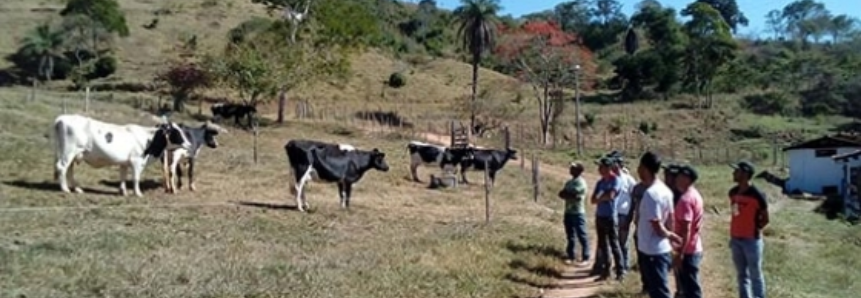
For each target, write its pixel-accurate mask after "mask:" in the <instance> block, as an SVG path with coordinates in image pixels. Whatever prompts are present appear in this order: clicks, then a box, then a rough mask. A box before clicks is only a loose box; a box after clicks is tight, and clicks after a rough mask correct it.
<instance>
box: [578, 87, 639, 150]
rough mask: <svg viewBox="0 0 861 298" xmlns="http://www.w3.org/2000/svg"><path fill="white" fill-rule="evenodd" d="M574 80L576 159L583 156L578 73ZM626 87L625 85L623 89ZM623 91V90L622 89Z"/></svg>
mask: <svg viewBox="0 0 861 298" xmlns="http://www.w3.org/2000/svg"><path fill="white" fill-rule="evenodd" d="M574 75H575V78H574V92H575V94H574V113H575V114H576V116H575V117H576V118H575V121H576V124H575V125H576V126H577V157H582V156H583V141H582V140H583V139H582V137H583V132H582V130H581V128H582V127H581V125H580V73H579V72H577V73H576V74H574ZM627 87H628V86H627V85H626V86H625V88H627ZM622 90H624V89H622Z"/></svg>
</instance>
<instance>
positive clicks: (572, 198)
mask: <svg viewBox="0 0 861 298" xmlns="http://www.w3.org/2000/svg"><path fill="white" fill-rule="evenodd" d="M583 170H584V169H583V165H582V164H580V163H576V162H572V163H571V165H570V166H569V167H568V173H569V174H571V179H570V180H568V181H567V182H565V185H564V186H563V187H562V190H560V191H559V198H560V199H562V200H564V201H565V211H564V212H563V220H562V222H563V224H564V225H565V238H566V239H567V245H566V247H565V255H566V259H565V263H566V264H572V263H574V262H575V260H576V259H577V258H576V256H575V255H576V254H575V251H576V243H577V241H579V242H580V250H581V257H582V259H580V260H581V262H588V261H589V235H588V234H586V207H585V206H584V201H586V179H583V177H582V174H583Z"/></svg>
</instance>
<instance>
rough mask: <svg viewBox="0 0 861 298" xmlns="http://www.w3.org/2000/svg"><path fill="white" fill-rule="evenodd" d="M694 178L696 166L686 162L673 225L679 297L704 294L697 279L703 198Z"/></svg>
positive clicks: (681, 169)
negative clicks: (676, 244) (679, 238)
mask: <svg viewBox="0 0 861 298" xmlns="http://www.w3.org/2000/svg"><path fill="white" fill-rule="evenodd" d="M697 179H699V174H698V173H697V170H696V169H695V168H693V167H691V166H689V165H685V166H681V167H679V174H678V175H677V176H676V189H678V190H679V192H681V194H682V195H681V198H680V199H679V202H678V203H677V204H676V207H675V217H674V218H675V222H674V224H673V226H674V227H675V232H676V234H677V235H679V237H681V238H682V241H681V243H679V245H678V247H677V249H676V254H675V255H674V258H673V268H674V269H675V271H676V285H677V287H678V288H680V289H682V290H683V291H684V294H681V297H685V298H702V297H703V292H702V288H701V287H700V280H699V272H700V262H701V261H702V259H703V243H702V237H701V236H700V231H702V227H703V197H702V196H701V195H700V192H699V190H697V189H696V187H694V183H695V182H696V181H697ZM677 293H678V292H677ZM677 296H679V295H677Z"/></svg>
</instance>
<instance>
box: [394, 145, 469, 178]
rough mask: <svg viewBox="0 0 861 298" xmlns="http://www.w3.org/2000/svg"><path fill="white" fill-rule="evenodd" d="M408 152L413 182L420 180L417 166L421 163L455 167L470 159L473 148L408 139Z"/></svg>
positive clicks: (441, 167) (442, 167)
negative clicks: (451, 146) (452, 146)
mask: <svg viewBox="0 0 861 298" xmlns="http://www.w3.org/2000/svg"><path fill="white" fill-rule="evenodd" d="M407 150H409V152H410V175H411V176H412V178H413V181H415V182H421V181H420V180H419V178H418V167H419V166H421V165H425V166H432V165H439V167H440V169H444V168H445V166H447V165H452V166H455V167H457V165H458V164H460V163H461V162H463V161H464V160H469V159H472V155H473V148H471V147H466V148H449V147H445V146H440V145H433V144H428V143H423V142H419V141H410V143H409V144H407Z"/></svg>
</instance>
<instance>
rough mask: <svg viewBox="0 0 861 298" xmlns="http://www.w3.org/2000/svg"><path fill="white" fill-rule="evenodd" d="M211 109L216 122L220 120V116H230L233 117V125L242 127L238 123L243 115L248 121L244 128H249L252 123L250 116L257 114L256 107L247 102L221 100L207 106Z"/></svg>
mask: <svg viewBox="0 0 861 298" xmlns="http://www.w3.org/2000/svg"><path fill="white" fill-rule="evenodd" d="M209 109H210V110H211V111H212V117H213V118H214V119H213V120H215V121H216V122H217V121H219V120H221V118H231V117H233V125H235V126H239V127H242V125H241V124H240V123H239V119H241V118H242V117H245V118H246V119H247V121H248V123H247V126H245V128H251V125H252V122H251V121H252V117H254V115H255V114H257V108H256V107H254V106H252V105H248V104H237V103H232V102H222V103H217V104H214V105H212V107H210V108H209Z"/></svg>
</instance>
